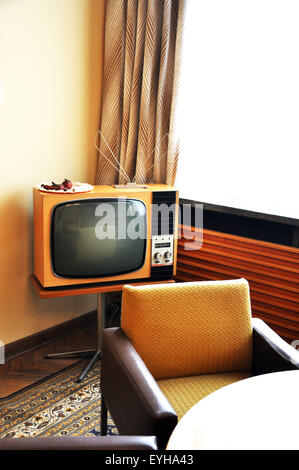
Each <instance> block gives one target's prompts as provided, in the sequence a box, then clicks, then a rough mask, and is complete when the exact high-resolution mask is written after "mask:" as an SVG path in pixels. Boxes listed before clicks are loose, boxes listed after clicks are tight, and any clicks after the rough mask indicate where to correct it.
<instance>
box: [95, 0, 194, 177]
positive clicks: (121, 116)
mask: <svg viewBox="0 0 299 470" xmlns="http://www.w3.org/2000/svg"><path fill="white" fill-rule="evenodd" d="M184 4H185V0H107V3H106V23H105V59H104V77H103V101H102V113H101V114H102V118H101V125H100V129H99V133H98V136H97V147H98V149H99V156H98V168H97V179H96V182H97V184H113V183H125V182H126V181H128V180H130V181H136V182H137V183H150V182H154V183H167V184H174V181H175V175H176V168H177V160H178V142H177V138H176V125H175V109H176V101H177V100H176V95H177V88H178V77H179V64H180V49H181V42H182V25H183V16H184V7H185V5H184Z"/></svg>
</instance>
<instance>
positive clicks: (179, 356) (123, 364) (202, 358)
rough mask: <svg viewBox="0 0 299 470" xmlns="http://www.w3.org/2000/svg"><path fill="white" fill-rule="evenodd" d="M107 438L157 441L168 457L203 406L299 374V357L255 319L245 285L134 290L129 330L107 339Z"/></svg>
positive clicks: (126, 310) (127, 309)
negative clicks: (111, 431)
mask: <svg viewBox="0 0 299 470" xmlns="http://www.w3.org/2000/svg"><path fill="white" fill-rule="evenodd" d="M102 348H103V349H102V372H101V390H102V411H101V414H102V434H103V435H105V434H106V432H107V425H106V423H107V408H108V409H109V411H110V414H111V416H112V419H113V420H114V422H115V424H116V426H117V428H118V430H119V432H120V434H127V435H132V434H135V435H136V434H139V435H141V434H142V435H155V436H156V437H157V442H158V448H159V449H164V448H165V447H166V444H167V441H168V439H169V437H170V434H171V433H172V431H173V429H174V427H175V426H176V424H177V421H178V419H180V418H181V417H182V416H183V415H184V414H185V413H186V412H187V411H188V409H190V408H191V407H192V406H193V405H194V404H195V403H197V402H198V401H199V400H200V399H202V398H203V397H205V396H206V395H208V394H209V393H211V392H213V391H215V390H217V389H219V388H221V387H223V386H225V385H228V384H230V383H233V382H235V381H238V380H242V379H244V378H247V377H250V376H252V375H258V374H263V373H268V372H274V371H278V370H292V369H298V368H299V354H298V352H297V351H296V350H295V349H294V348H292V347H291V346H290V345H288V344H287V343H286V342H285V341H283V340H282V339H281V338H280V337H279V336H278V335H277V334H276V333H274V332H273V331H272V330H271V329H270V328H269V327H268V326H267V325H266V324H265V323H264V322H262V321H261V320H259V319H252V318H251V308H250V296H249V285H248V282H247V281H246V280H245V279H237V280H231V281H204V282H188V283H177V284H169V285H158V286H138V287H133V286H126V287H125V288H124V290H123V301H122V316H121V328H108V329H105V330H104V331H103V342H102Z"/></svg>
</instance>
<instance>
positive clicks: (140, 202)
mask: <svg viewBox="0 0 299 470" xmlns="http://www.w3.org/2000/svg"><path fill="white" fill-rule="evenodd" d="M33 211H34V274H35V276H36V277H37V279H38V281H39V282H40V284H41V285H42V286H43V287H44V288H56V287H60V286H76V285H82V284H94V283H96V284H98V283H117V282H120V283H121V282H126V281H133V280H166V279H171V278H172V277H173V276H174V274H175V272H176V258H177V224H178V192H177V191H176V190H174V189H173V188H172V187H171V186H167V185H156V184H152V185H146V186H144V187H142V186H141V187H138V186H135V187H134V186H132V187H117V186H94V189H93V190H92V191H90V192H86V193H81V194H76V193H74V194H71V193H56V194H55V193H54V194H53V193H51V192H48V193H47V192H42V191H39V189H37V188H34V189H33Z"/></svg>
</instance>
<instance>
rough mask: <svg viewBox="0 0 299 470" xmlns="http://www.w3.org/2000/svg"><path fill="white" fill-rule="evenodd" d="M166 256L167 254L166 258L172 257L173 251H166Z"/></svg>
mask: <svg viewBox="0 0 299 470" xmlns="http://www.w3.org/2000/svg"><path fill="white" fill-rule="evenodd" d="M164 256H165V258H166V259H170V258H171V251H166V253H165V255H164Z"/></svg>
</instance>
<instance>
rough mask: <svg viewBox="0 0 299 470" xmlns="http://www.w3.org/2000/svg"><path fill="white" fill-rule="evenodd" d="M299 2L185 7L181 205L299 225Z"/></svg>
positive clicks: (214, 0) (230, 1)
mask: <svg viewBox="0 0 299 470" xmlns="http://www.w3.org/2000/svg"><path fill="white" fill-rule="evenodd" d="M298 25H299V2H298V0H246V1H245V0H225V1H224V0H188V1H187V14H186V28H185V43H184V47H183V56H182V57H183V63H182V81H181V83H182V86H181V93H180V100H179V133H180V135H181V151H180V160H179V168H178V174H177V181H176V185H177V187H178V189H179V190H180V196H181V197H182V198H188V199H193V200H196V201H202V202H207V203H212V204H219V205H223V206H228V207H237V208H241V209H247V210H251V211H257V212H263V213H267V214H276V215H282V216H286V217H293V218H299V197H298V177H299V171H298V170H299V26H298Z"/></svg>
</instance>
